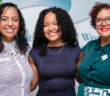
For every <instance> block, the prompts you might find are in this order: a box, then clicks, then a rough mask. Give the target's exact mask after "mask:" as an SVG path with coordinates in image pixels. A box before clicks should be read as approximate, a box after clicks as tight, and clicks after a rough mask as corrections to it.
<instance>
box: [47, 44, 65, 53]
mask: <svg viewBox="0 0 110 96" xmlns="http://www.w3.org/2000/svg"><path fill="white" fill-rule="evenodd" d="M63 48H64V45H63V46H62V48H61V49H60V51H58V52H57V53H54V52H52V51H50V49H49V48H48V47H47V49H48V51H49V52H50V53H52V54H58V53H60V52H61V51H62V50H63Z"/></svg>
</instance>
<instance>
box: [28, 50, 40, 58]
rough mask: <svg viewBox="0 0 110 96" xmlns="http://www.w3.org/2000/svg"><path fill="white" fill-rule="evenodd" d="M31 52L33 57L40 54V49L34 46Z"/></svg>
mask: <svg viewBox="0 0 110 96" xmlns="http://www.w3.org/2000/svg"><path fill="white" fill-rule="evenodd" d="M29 54H30V56H31V57H32V56H34V55H36V56H37V55H39V49H34V48H32V49H31V50H30V51H29Z"/></svg>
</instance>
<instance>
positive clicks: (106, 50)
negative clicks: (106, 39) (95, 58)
mask: <svg viewBox="0 0 110 96" xmlns="http://www.w3.org/2000/svg"><path fill="white" fill-rule="evenodd" d="M102 48H103V50H104V52H105V53H109V52H110V43H108V44H106V45H105V46H103V47H102V46H101V45H100V38H99V39H98V40H97V41H96V44H95V47H94V50H99V49H102Z"/></svg>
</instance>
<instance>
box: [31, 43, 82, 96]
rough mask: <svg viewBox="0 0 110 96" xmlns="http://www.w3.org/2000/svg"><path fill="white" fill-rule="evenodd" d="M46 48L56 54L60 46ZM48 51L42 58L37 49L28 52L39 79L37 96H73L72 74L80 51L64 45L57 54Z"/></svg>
mask: <svg viewBox="0 0 110 96" xmlns="http://www.w3.org/2000/svg"><path fill="white" fill-rule="evenodd" d="M48 48H49V50H50V51H52V52H53V53H57V52H59V50H61V48H62V46H59V47H48ZM50 51H47V54H46V56H44V57H43V58H42V57H41V56H39V49H32V50H31V51H30V56H31V57H32V59H33V62H34V64H35V65H36V67H37V68H38V72H39V77H40V79H39V91H38V94H37V96H56V95H57V96H75V89H74V86H75V81H74V74H75V70H76V64H77V62H78V60H79V56H80V53H81V49H80V48H79V46H75V47H72V46H71V45H70V44H66V45H64V47H63V49H62V51H61V52H60V53H58V54H52V53H51V52H50Z"/></svg>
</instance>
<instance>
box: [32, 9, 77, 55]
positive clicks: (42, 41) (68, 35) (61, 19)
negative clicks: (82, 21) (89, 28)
mask: <svg viewBox="0 0 110 96" xmlns="http://www.w3.org/2000/svg"><path fill="white" fill-rule="evenodd" d="M49 12H52V13H55V14H56V19H57V23H58V26H61V29H60V27H59V29H58V30H62V32H63V35H62V39H63V41H64V42H68V43H69V44H71V45H72V46H73V47H74V46H76V45H79V43H78V41H77V38H76V35H77V34H76V29H75V27H74V24H73V22H72V20H71V18H70V16H69V14H68V13H67V12H66V11H65V10H63V9H61V8H57V7H50V8H48V9H44V10H42V11H41V13H40V14H39V18H38V20H37V24H36V28H35V31H34V41H33V48H37V49H40V51H39V55H40V56H42V57H44V56H45V55H46V53H47V43H48V39H47V38H46V37H45V36H44V31H43V27H44V17H45V15H46V14H47V13H49Z"/></svg>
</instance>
